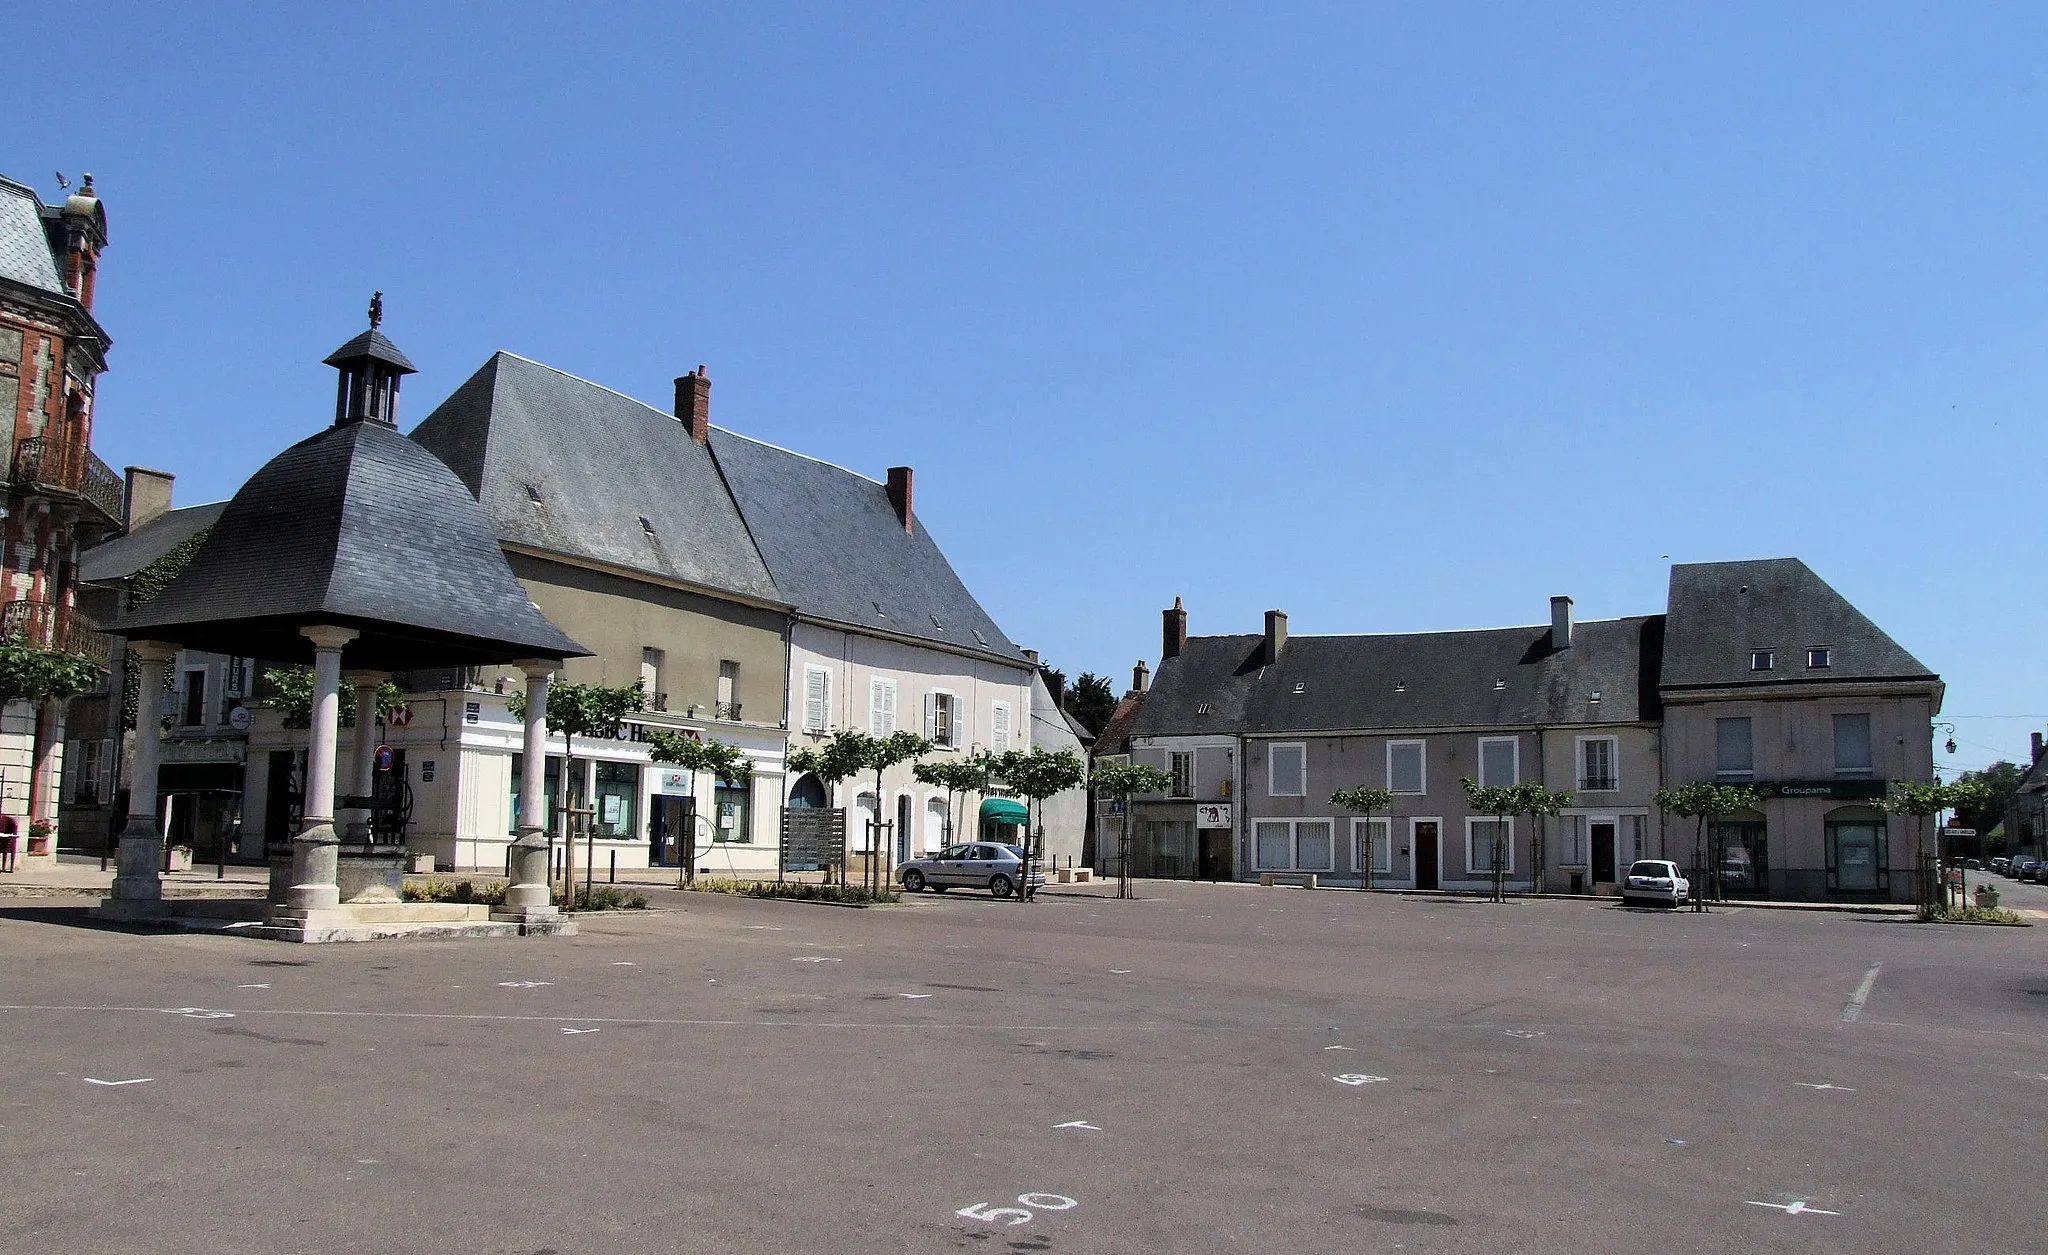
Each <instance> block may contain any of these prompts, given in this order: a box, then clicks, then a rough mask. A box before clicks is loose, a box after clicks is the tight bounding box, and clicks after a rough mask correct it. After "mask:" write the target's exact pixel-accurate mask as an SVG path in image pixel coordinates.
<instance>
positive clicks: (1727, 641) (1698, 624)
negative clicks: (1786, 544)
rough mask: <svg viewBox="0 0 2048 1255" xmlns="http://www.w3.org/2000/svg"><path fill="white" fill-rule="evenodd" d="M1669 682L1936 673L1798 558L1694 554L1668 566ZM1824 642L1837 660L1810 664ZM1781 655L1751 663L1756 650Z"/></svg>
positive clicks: (1691, 684) (1698, 684) (1700, 684)
mask: <svg viewBox="0 0 2048 1255" xmlns="http://www.w3.org/2000/svg"><path fill="white" fill-rule="evenodd" d="M1667 612H1668V614H1669V619H1670V622H1669V626H1668V628H1667V631H1666V636H1665V641H1664V665H1663V685H1664V687H1665V688H1667V689H1685V688H1721V687H1727V686H1733V685H1754V684H1786V683H1806V682H1834V683H1841V682H1843V681H1850V680H1902V679H1915V680H1928V681H1934V680H1936V679H1937V677H1936V676H1935V675H1934V673H1933V672H1932V671H1930V670H1929V669H1928V668H1927V666H1926V664H1924V663H1922V662H1921V661H1920V660H1919V659H1917V658H1915V657H1914V656H1913V655H1912V654H1910V653H1907V652H1906V651H1905V649H1903V648H1901V647H1900V645H1899V643H1898V642H1897V641H1894V640H1893V639H1892V638H1891V637H1890V636H1887V635H1886V634H1885V633H1884V631H1883V629H1881V628H1879V627H1878V626H1877V625H1876V624H1875V623H1872V622H1871V621H1870V620H1869V619H1868V618H1867V617H1865V616H1864V614H1863V612H1862V611H1860V610H1858V609H1857V608H1856V607H1855V606H1852V605H1850V604H1849V601H1848V599H1847V598H1845V597H1843V596H1842V595H1841V594H1840V593H1838V592H1836V591H1835V590H1834V589H1833V588H1832V587H1830V586H1829V585H1828V583H1827V582H1826V581H1825V580H1823V579H1821V578H1820V576H1818V575H1815V574H1814V573H1813V571H1812V570H1811V569H1809V568H1808V567H1807V565H1806V564H1805V563H1804V562H1801V561H1800V560H1799V559H1797V558H1762V559H1755V560H1750V561H1741V562H1689V563H1680V564H1677V565H1675V566H1673V567H1672V568H1671V591H1670V598H1669V601H1668V603H1667ZM1813 646H1826V647H1827V649H1828V650H1829V654H1830V664H1831V665H1830V666H1828V667H1827V668H1826V669H1825V670H1820V669H1813V670H1809V669H1808V667H1807V666H1806V651H1807V650H1808V649H1809V648H1811V647H1813ZM1758 649H1768V650H1771V651H1772V652H1773V653H1774V654H1775V655H1776V657H1775V660H1774V661H1775V664H1776V665H1775V666H1774V667H1773V669H1772V670H1770V671H1752V670H1751V669H1750V653H1751V651H1752V650H1758Z"/></svg>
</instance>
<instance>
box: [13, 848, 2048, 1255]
mask: <svg viewBox="0 0 2048 1255" xmlns="http://www.w3.org/2000/svg"><path fill="white" fill-rule="evenodd" d="M1146 892H1147V893H1148V894H1149V895H1150V896H1149V897H1148V899H1147V900H1144V901H1140V902H1134V903H1133V902H1117V901H1114V900H1112V899H1109V898H1106V897H1088V896H1068V897H1048V898H1046V899H1043V900H1041V901H1040V902H1038V903H1036V904H1033V905H1030V906H1020V905H1015V904H999V903H993V902H990V901H989V900H988V899H986V898H977V897H970V896H967V895H963V894H959V893H955V894H952V895H948V896H947V897H945V898H937V897H923V898H919V899H915V900H913V901H912V902H911V903H909V904H907V905H906V906H904V907H902V908H897V909H889V910H872V911H854V910H845V909H838V908H831V907H820V906H808V905H800V904H790V903H770V902H755V901H750V900H742V899H732V898H721V897H711V896H705V895H689V896H687V897H685V896H683V895H674V894H660V895H657V896H658V897H659V899H660V902H661V904H662V905H672V904H676V905H680V906H681V907H683V908H684V909H681V910H678V911H674V912H670V913H663V914H656V915H649V916H640V917H619V918H608V919H602V920H596V921H592V922H590V923H589V924H588V925H587V926H586V931H585V933H584V935H582V936H580V937H577V938H574V939H568V940H531V941H524V942H503V941H498V942H438V943H406V944H390V943H387V944H379V945H368V946H325V947H292V946H286V945H280V944H273V943H262V942H253V941H244V940H238V939H233V938H222V937H208V936H165V935H151V934H136V933H121V932H110V931H102V930H98V929H92V928H87V927H81V926H78V925H77V924H76V923H75V922H74V921H75V916H74V915H72V914H68V913H67V908H59V907H51V906H48V905H47V904H34V905H15V906H9V907H6V908H5V909H0V946H4V947H5V953H6V955H7V958H8V961H7V963H6V964H5V966H4V967H0V1003H5V1004H6V1009H5V1010H4V1011H0V1077H4V1080H0V1126H4V1131H0V1146H4V1147H5V1154H4V1159H0V1162H4V1163H5V1165H6V1167H7V1169H8V1172H7V1178H8V1180H9V1181H10V1182H11V1185H10V1187H9V1188H8V1189H7V1190H6V1191H5V1192H4V1194H0V1247H5V1248H6V1249H10V1250H64V1251H70V1252H99V1251H106V1252H116V1251H119V1252H135V1251H200V1250H204V1251H219V1252H231V1251H232V1252H243V1251H246V1252H263V1253H265V1255H275V1253H277V1252H298V1251H304V1252H329V1251H337V1252H338V1251H377V1252H400V1251H405V1252H411V1251H420V1252H428V1251H433V1252H449V1251H478V1252H517V1253H521V1255H538V1253H541V1252H557V1253H559V1255H569V1253H571V1252H676V1251H806V1252H816V1251H836V1250H859V1251H870V1250H872V1251H899V1250H900V1251H960V1250H965V1251H985V1252H997V1253H1005V1255H1006V1253H1009V1252H1036V1251H1052V1252H1059V1251H1075V1252H1133V1251H1159V1252H1167V1251H1171V1252H1199V1251H1281V1250H1299V1251H1368V1250H1370V1251H1379V1250H1386V1251H1392V1250H1408V1251H1487V1252H1508V1251H1558V1252H1563V1251H1574V1252H1576V1251H1616V1252H1620V1251H1628V1252H1638V1251H1645V1250H1659V1251H1702V1252H1704V1251H1717V1252H1718V1251H1726V1250H1762V1251H1805V1250H1820V1249H1827V1250H1855V1251H1898V1252H1906V1251H1915V1252H1918V1251H1927V1250H1931V1249H1938V1248H1949V1247H1955V1248H1960V1249H1974V1250H1981V1251H2023V1250H2038V1249H2040V1248H2041V1246H2042V1245H2043V1242H2044V1237H2043V1224H2044V1221H2043V1215H2044V1212H2048V1208H2044V1206H2043V1204H2042V1203H2041V1202H2040V1201H2039V1193H2038V1187H2037V1184H2036V1181H2035V1178H2036V1175H2037V1173H2038V1163H2039V1156H2040V1146H2041V1141H2040V1129H2041V1128H2042V1127H2043V1125H2044V1119H2048V971H2044V967H2043V943H2044V941H2048V929H2042V928H2027V929H1998V928H1956V927H1940V926H1928V925H1919V924H1914V923H1911V922H1907V921H1902V920H1898V919H1895V918H1894V919H1881V920H1880V919H1871V918H1864V917H1857V916H1840V915H1807V914H1798V913H1791V912H1773V911H1763V910H1755V909H1751V910H1732V911H1720V912H1716V913H1713V914H1709V915H1693V914H1689V913H1669V912H1641V911H1625V910H1622V909H1619V908H1616V907H1614V906H1611V905H1607V904H1604V903H1603V904H1588V903H1578V902H1519V903H1509V904H1505V905H1489V904H1477V903H1458V902H1452V901H1442V900H1439V901H1423V900H1413V899H1402V898H1394V897H1386V896H1380V895H1371V896H1368V895H1361V894H1357V893H1346V892H1343V891H1338V890H1320V891H1313V892H1309V891H1301V890H1290V889H1272V890H1260V889H1256V888H1248V887H1244V886H1234V885H1228V886H1209V885H1186V884H1154V885H1148V886H1146ZM131 1082H132V1083H131Z"/></svg>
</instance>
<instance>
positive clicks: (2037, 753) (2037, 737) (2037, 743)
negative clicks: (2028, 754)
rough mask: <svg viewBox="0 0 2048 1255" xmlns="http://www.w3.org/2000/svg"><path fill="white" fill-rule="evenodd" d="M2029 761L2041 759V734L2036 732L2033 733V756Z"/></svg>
mask: <svg viewBox="0 0 2048 1255" xmlns="http://www.w3.org/2000/svg"><path fill="white" fill-rule="evenodd" d="M2031 761H2033V762H2037V763H2038V762H2040V761H2041V734H2040V733H2038V732H2036V733H2035V734H2034V757H2033V758H2032V760H2031Z"/></svg>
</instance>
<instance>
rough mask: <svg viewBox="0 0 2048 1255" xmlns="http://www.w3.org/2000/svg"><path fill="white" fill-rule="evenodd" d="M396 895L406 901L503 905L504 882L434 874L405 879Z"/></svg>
mask: <svg viewBox="0 0 2048 1255" xmlns="http://www.w3.org/2000/svg"><path fill="white" fill-rule="evenodd" d="M398 896H399V897H401V898H403V899H404V900H405V901H407V902H462V903H474V904H477V905H481V906H503V905H504V904H505V882H504V881H502V880H485V881H481V882H479V881H475V880H448V879H445V878H443V877H440V876H435V877H433V878H431V879H428V880H411V881H407V882H406V884H405V887H404V888H403V889H401V890H400V891H399V895H398Z"/></svg>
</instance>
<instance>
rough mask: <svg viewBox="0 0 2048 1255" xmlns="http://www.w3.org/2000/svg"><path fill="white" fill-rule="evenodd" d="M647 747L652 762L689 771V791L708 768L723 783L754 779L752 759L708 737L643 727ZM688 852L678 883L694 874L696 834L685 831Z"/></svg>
mask: <svg viewBox="0 0 2048 1255" xmlns="http://www.w3.org/2000/svg"><path fill="white" fill-rule="evenodd" d="M647 747H648V749H649V750H650V751H652V753H653V755H654V761H656V762H659V763H672V764H674V765H675V766H677V767H681V768H682V769H683V770H685V771H687V772H689V773H690V775H691V777H692V782H691V786H690V787H691V790H692V792H694V791H695V790H696V783H695V777H696V774H697V773H698V772H700V771H708V772H710V773H711V774H712V776H713V777H715V778H716V779H719V780H723V781H725V782H726V783H727V784H746V783H747V782H748V781H750V780H752V779H753V778H754V760H753V759H751V758H748V757H747V756H746V754H744V753H743V752H741V751H740V750H739V749H738V748H737V747H735V746H731V745H728V744H726V743H725V742H724V741H714V740H712V739H711V738H709V737H705V738H703V739H701V740H700V739H698V738H695V737H687V736H678V735H677V734H675V733H673V732H670V731H669V730H668V729H666V728H649V729H648V730H647ZM687 840H688V841H689V842H690V845H691V850H692V853H691V855H690V857H689V858H688V859H687V860H685V861H684V863H683V878H682V882H681V883H682V884H683V885H685V886H687V885H688V884H689V883H690V881H691V880H692V879H694V878H695V876H696V875H697V859H696V854H695V848H696V843H697V834H696V833H694V832H693V833H689V834H688V836H687Z"/></svg>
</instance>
